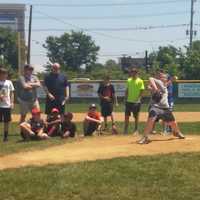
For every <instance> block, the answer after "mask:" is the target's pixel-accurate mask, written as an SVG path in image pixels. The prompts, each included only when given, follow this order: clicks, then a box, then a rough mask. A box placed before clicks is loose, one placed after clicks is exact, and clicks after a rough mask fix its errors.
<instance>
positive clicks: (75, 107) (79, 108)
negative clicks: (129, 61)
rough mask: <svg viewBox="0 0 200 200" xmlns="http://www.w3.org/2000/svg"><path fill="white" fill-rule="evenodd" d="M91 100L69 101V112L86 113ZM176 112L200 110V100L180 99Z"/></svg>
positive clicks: (16, 111)
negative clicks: (187, 100) (188, 100)
mask: <svg viewBox="0 0 200 200" xmlns="http://www.w3.org/2000/svg"><path fill="white" fill-rule="evenodd" d="M90 103H91V101H89V102H88V103H86V102H83V103H68V104H67V105H66V111H69V112H74V113H77V112H82V113H85V112H87V109H88V106H89V105H90ZM94 103H97V104H98V102H97V101H94ZM41 109H42V110H43V111H44V110H45V105H44V103H42V104H41ZM147 110H148V104H143V106H142V109H141V111H142V112H146V111H147ZM174 110H175V111H176V112H200V106H199V102H198V103H197V102H196V101H195V102H191V103H189V102H186V101H179V102H177V103H176V104H175V109H174ZM115 111H116V112H124V103H120V105H119V106H118V107H115ZM13 113H19V105H18V104H16V105H15V109H14V111H13Z"/></svg>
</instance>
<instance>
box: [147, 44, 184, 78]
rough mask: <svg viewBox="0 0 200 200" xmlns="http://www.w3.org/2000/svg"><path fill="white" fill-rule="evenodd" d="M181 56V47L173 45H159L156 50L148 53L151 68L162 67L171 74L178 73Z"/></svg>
mask: <svg viewBox="0 0 200 200" xmlns="http://www.w3.org/2000/svg"><path fill="white" fill-rule="evenodd" d="M182 56H183V53H182V51H181V49H177V48H176V47H174V46H171V45H170V46H164V47H159V49H158V51H157V52H153V53H152V54H150V63H151V67H152V70H151V72H155V71H157V70H158V69H164V70H165V71H167V72H168V73H169V74H171V75H178V76H179V75H180V73H181V69H180V58H181V57H182Z"/></svg>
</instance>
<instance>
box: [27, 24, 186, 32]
mask: <svg viewBox="0 0 200 200" xmlns="http://www.w3.org/2000/svg"><path fill="white" fill-rule="evenodd" d="M185 26H189V24H172V25H159V26H136V27H126V28H122V27H119V28H84V30H85V31H106V32H119V31H148V30H152V29H169V28H180V27H185ZM24 30H26V29H24ZM32 31H34V32H48V31H54V32H62V31H70V29H63V28H39V29H32Z"/></svg>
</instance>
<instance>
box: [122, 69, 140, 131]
mask: <svg viewBox="0 0 200 200" xmlns="http://www.w3.org/2000/svg"><path fill="white" fill-rule="evenodd" d="M130 76H131V77H130V78H129V79H128V81H127V86H126V93H125V101H126V103H125V126H124V134H127V133H128V126H129V117H130V115H131V113H133V117H134V118H135V129H134V134H138V123H139V112H140V107H141V98H142V95H143V91H144V82H143V80H142V79H140V78H139V77H138V69H137V68H132V69H131V71H130Z"/></svg>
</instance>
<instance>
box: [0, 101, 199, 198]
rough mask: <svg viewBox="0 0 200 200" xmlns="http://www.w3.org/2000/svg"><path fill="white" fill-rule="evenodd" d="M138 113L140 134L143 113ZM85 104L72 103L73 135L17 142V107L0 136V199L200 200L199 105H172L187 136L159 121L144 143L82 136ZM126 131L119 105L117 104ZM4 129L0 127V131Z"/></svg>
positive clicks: (126, 138) (127, 138)
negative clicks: (4, 137)
mask: <svg viewBox="0 0 200 200" xmlns="http://www.w3.org/2000/svg"><path fill="white" fill-rule="evenodd" d="M146 107H147V106H144V108H143V112H142V113H141V123H140V132H141V133H142V130H143V127H144V123H145V120H146V116H147V113H146V112H144V111H145V110H146ZM86 108H87V105H86V104H71V105H69V106H68V110H70V111H71V110H73V111H75V112H76V114H75V117H74V120H75V121H76V122H77V126H78V135H77V137H76V138H75V139H70V140H61V139H60V138H55V139H51V140H48V141H38V142H34V141H31V142H26V143H25V142H22V141H21V140H20V136H19V128H18V123H17V121H18V118H19V115H18V114H17V113H18V110H17V107H16V110H15V111H14V115H13V123H12V125H11V130H10V137H9V142H8V143H6V144H3V143H2V142H0V186H1V187H0V199H2V200H7V199H8V200H13V199H14V200H25V199H36V200H42V199H50V200H53V199H59V200H64V199H77V200H78V199H85V200H90V199H92V200H93V199H94V200H96V199H97V200H101V199H102V200H103V199H104V200H107V199H108V200H111V199H113V200H115V199H120V200H121V199H123V200H124V199H125V200H126V199H130V200H132V199H139V200H140V199H143V200H146V199H148V200H153V199H154V200H155V199H187V200H188V199H199V191H200V186H199V180H200V174H199V169H200V162H199V158H200V108H199V106H198V104H178V105H176V110H175V111H176V112H175V116H176V119H177V121H178V122H179V125H180V127H181V130H182V132H183V133H184V134H185V135H186V139H185V140H178V139H176V138H174V137H173V136H172V135H168V136H161V135H160V134H159V133H160V132H161V126H160V125H158V126H157V127H156V130H157V132H158V134H156V135H152V137H151V139H152V142H151V143H150V144H148V145H138V144H136V141H137V140H138V139H139V137H133V135H132V134H131V133H132V131H131V130H132V126H133V125H132V124H131V126H130V129H129V133H130V134H129V135H128V136H123V135H118V136H112V135H111V134H110V133H109V132H105V133H104V135H103V136H93V137H91V138H84V137H83V136H82V123H81V121H82V120H83V118H84V113H83V112H86V110H87V109H86ZM116 111H117V112H116V121H118V123H117V127H118V129H119V132H120V133H121V132H122V130H123V113H122V111H123V106H120V107H118V108H117V110H116ZM1 133H2V130H1Z"/></svg>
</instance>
